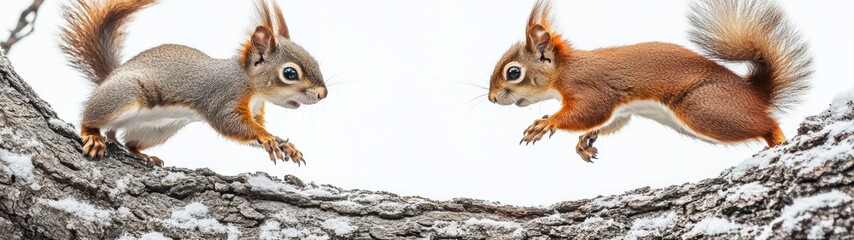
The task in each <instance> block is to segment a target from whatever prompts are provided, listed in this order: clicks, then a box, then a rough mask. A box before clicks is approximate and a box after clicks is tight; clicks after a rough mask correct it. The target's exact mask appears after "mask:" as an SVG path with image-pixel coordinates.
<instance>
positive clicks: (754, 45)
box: [689, 0, 813, 110]
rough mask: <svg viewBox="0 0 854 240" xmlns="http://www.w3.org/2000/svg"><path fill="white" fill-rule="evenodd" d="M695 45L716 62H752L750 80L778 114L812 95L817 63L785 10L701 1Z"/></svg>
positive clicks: (759, 2)
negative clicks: (811, 78) (810, 88)
mask: <svg viewBox="0 0 854 240" xmlns="http://www.w3.org/2000/svg"><path fill="white" fill-rule="evenodd" d="M689 19H690V21H691V25H692V26H693V29H692V30H691V31H690V33H689V34H690V37H691V41H692V42H694V43H695V44H697V45H698V46H700V47H701V48H703V50H704V51H705V53H706V54H707V55H708V56H710V57H712V58H716V59H720V60H723V61H729V62H749V64H750V73H749V74H748V75H747V77H746V78H747V80H748V81H750V83H751V84H752V85H753V86H755V87H756V89H758V90H760V91H761V92H762V93H764V94H766V95H765V96H767V98H768V101H769V103H770V104H771V105H772V106H774V107H775V108H777V109H778V110H785V109H788V108H791V107H792V105H794V104H797V103H798V102H799V98H798V97H799V96H800V95H802V94H803V93H804V92H805V91H806V90H807V89H808V84H807V81H806V79H807V78H809V76H810V75H811V74H812V73H813V70H812V68H811V65H812V57H811V56H810V55H809V54H808V47H807V44H806V42H805V41H803V40H802V39H801V37H800V35H799V34H798V32H797V31H796V30H795V29H794V28H793V27H792V26H791V24H790V23H788V22H787V20H786V18H785V14H784V13H783V10H782V9H780V7H779V6H777V5H776V4H774V3H773V2H769V1H765V0H741V1H733V0H697V1H696V2H694V3H693V4H692V6H691V13H690V15H689Z"/></svg>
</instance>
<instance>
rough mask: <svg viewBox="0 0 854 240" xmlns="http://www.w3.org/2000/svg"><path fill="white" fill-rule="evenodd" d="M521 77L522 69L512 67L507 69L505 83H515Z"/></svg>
mask: <svg viewBox="0 0 854 240" xmlns="http://www.w3.org/2000/svg"><path fill="white" fill-rule="evenodd" d="M521 76H522V68H520V67H517V66H512V67H509V68H507V81H516V80H519V77H521Z"/></svg>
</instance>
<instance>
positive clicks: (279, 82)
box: [60, 0, 327, 166]
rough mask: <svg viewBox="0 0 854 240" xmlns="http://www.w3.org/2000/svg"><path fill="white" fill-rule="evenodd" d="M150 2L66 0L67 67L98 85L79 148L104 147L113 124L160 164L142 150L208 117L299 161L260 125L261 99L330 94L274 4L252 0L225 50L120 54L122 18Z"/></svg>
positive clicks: (97, 153)
mask: <svg viewBox="0 0 854 240" xmlns="http://www.w3.org/2000/svg"><path fill="white" fill-rule="evenodd" d="M156 2H157V1H156V0H111V1H103V0H73V1H70V2H69V3H67V4H64V5H63V11H64V13H65V20H66V21H67V24H66V25H65V28H64V29H63V31H62V35H61V42H60V47H61V48H62V50H63V52H64V53H65V54H66V55H67V56H68V58H69V59H70V62H71V66H72V67H74V68H76V69H78V70H80V71H81V72H83V73H84V75H85V76H86V77H87V78H88V79H89V80H91V81H92V82H94V83H95V84H97V85H98V86H97V88H95V90H94V91H93V92H92V94H91V96H90V97H89V99H88V100H86V106H85V108H84V110H83V120H82V121H81V123H80V128H81V132H80V137H81V139H82V141H83V155H85V156H87V157H89V158H100V157H102V156H104V154H105V152H106V145H105V141H106V140H108V139H109V140H113V141H116V140H117V139H116V131H122V133H123V137H122V138H123V140H124V144H125V146H127V148H128V149H129V150H130V151H131V152H133V153H135V154H137V155H139V156H141V157H143V158H145V159H148V160H150V161H152V162H153V163H154V164H155V165H158V166H162V165H163V161H162V160H161V159H160V158H157V157H154V156H149V155H146V154H143V153H142V152H141V151H142V150H144V149H147V148H150V147H153V146H157V145H160V144H162V143H164V142H166V140H168V139H169V138H170V137H172V136H173V135H174V134H175V133H176V132H178V130H180V129H181V128H183V127H184V126H186V125H187V124H189V123H191V122H206V123H208V124H210V126H211V127H212V128H213V129H214V130H216V131H217V132H219V133H220V134H221V135H222V136H225V137H227V138H229V139H231V140H234V141H238V142H246V143H257V146H259V147H262V148H264V150H265V151H266V152H267V153H268V155H269V157H270V160H272V161H273V163H276V160H282V161H288V160H290V161H293V162H294V163H297V164H302V163H305V160H304V159H303V155H302V153H301V152H300V151H299V150H297V149H296V147H294V144H293V143H291V142H290V141H288V140H286V139H282V138H280V137H277V136H275V135H273V134H272V133H270V132H268V131H267V130H266V129H265V128H264V123H265V119H264V103H265V102H271V103H273V104H275V105H278V106H282V107H285V108H298V107H299V106H300V105H301V104H314V103H317V102H318V101H320V100H322V99H324V98H326V95H327V90H326V85H325V83H324V80H323V75H322V74H321V73H320V67H319V66H318V64H317V61H316V60H315V59H314V58H313V57H312V56H311V55H310V54H309V53H308V52H307V51H306V50H305V49H303V48H302V47H300V46H299V45H297V44H296V43H294V42H292V41H291V40H290V32H289V31H288V27H287V24H286V23H285V18H284V16H283V15H282V11H281V9H280V8H279V5H278V4H276V2H275V1H273V2H272V4H268V2H267V0H257V1H255V2H256V6H257V13H256V18H257V19H259V20H260V23H259V24H258V25H256V27H255V31H253V32H252V33H251V34H250V35H249V36H247V40H246V41H245V42H244V43H243V44H241V48H240V50H239V51H238V53H237V54H236V55H235V56H234V57H232V58H228V59H216V58H212V57H210V56H208V55H206V54H205V53H203V52H201V51H199V50H196V49H194V48H191V47H187V46H181V45H174V44H166V45H161V46H159V47H155V48H151V49H148V50H145V51H143V52H142V53H139V54H138V55H136V56H135V57H133V58H131V59H130V60H128V61H126V62H124V63H122V62H121V49H122V40H123V39H124V34H125V33H124V24H125V23H127V22H128V21H129V20H130V18H131V16H132V15H133V14H134V13H136V12H138V11H139V10H141V9H143V8H145V7H147V6H150V5H153V4H155V3H156ZM102 129H103V130H106V135H107V136H106V137H104V136H103V135H101V130H102Z"/></svg>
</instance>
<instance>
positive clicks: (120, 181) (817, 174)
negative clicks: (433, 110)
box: [0, 51, 854, 239]
mask: <svg viewBox="0 0 854 240" xmlns="http://www.w3.org/2000/svg"><path fill="white" fill-rule="evenodd" d="M0 79H2V80H0V109H2V111H0V193H2V194H0V229H4V231H0V238H2V239H77V238H80V239H116V238H124V239H135V238H141V239H160V238H175V239H188V238H189V239H203V238H204V239H225V238H231V239H236V238H241V239H258V238H261V239H415V238H419V239H424V238H426V239H602V238H618V239H620V238H625V239H633V238H641V239H647V238H655V239H657V238H664V239H677V238H698V239H699V238H702V239H707V238H713V239H732V238H759V239H765V238H770V239H791V238H796V239H803V238H808V237H813V238H831V239H852V237H851V233H852V231H854V229H852V226H854V218H852V211H854V210H853V209H852V207H854V202H852V200H851V199H852V197H851V196H852V195H854V190H852V182H854V173H852V168H854V156H852V152H854V150H852V148H854V137H852V135H854V102H851V101H837V104H835V105H833V106H831V108H830V109H829V110H827V111H825V112H823V113H821V114H819V115H817V116H813V117H809V118H807V119H806V121H805V122H804V123H803V124H802V125H801V127H800V129H799V134H798V135H797V136H795V137H794V138H793V139H792V140H790V141H788V142H787V143H785V144H783V145H781V146H779V147H776V148H773V149H769V150H765V151H762V152H760V153H758V154H757V155H755V156H754V157H752V158H750V159H747V160H744V161H743V162H742V163H741V164H740V165H738V166H736V167H733V168H731V169H729V170H727V171H725V172H724V173H722V174H721V175H720V176H719V177H716V178H711V179H707V180H703V181H700V182H698V183H693V184H683V185H677V186H670V187H666V188H662V189H650V188H641V189H635V190H631V191H628V192H626V193H624V194H622V195H615V196H601V197H596V198H593V199H584V200H576V201H566V202H560V203H556V204H554V205H552V206H550V207H545V208H537V207H518V206H508V205H502V204H498V203H493V202H490V201H483V200H474V199H465V198H459V199H454V200H450V201H435V200H430V199H426V198H421V197H415V196H399V195H395V194H393V193H387V192H370V191H361V190H344V189H340V188H337V187H334V186H329V185H321V186H317V185H313V184H304V183H303V182H301V181H300V180H299V179H297V178H295V177H293V176H285V177H284V180H279V179H277V178H273V177H270V176H268V175H267V174H264V173H246V174H240V175H238V176H223V175H219V174H217V173H214V172H212V171H210V170H208V169H196V170H190V169H182V168H172V167H168V168H157V167H154V166H152V165H151V164H149V163H147V162H146V161H144V160H142V159H140V158H137V157H134V156H133V155H130V154H127V153H126V152H125V151H124V150H123V149H122V148H120V147H119V146H117V145H115V144H110V145H109V152H108V154H107V156H106V157H105V158H104V159H102V160H99V161H90V160H87V159H85V158H83V156H82V154H81V153H80V152H81V145H80V139H79V138H78V136H77V135H76V134H75V130H74V128H73V127H72V126H71V125H69V124H68V123H65V122H63V121H62V120H59V119H57V116H56V113H54V112H53V110H51V108H50V105H49V104H47V103H46V102H45V101H43V100H42V99H40V98H39V97H38V96H37V95H36V94H35V93H34V92H33V90H32V89H31V88H30V87H29V85H27V84H26V83H25V82H23V81H22V80H21V78H20V77H19V76H18V75H17V74H16V73H15V72H14V70H13V69H12V68H11V67H10V65H9V62H8V60H7V59H6V58H5V57H4V56H2V51H0ZM849 95H854V93H849Z"/></svg>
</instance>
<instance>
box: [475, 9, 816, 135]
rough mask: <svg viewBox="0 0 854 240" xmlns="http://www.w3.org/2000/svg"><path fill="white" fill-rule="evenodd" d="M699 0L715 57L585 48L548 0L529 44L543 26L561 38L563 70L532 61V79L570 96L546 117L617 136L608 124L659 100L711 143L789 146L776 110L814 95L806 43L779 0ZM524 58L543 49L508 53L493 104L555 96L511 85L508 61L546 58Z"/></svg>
mask: <svg viewBox="0 0 854 240" xmlns="http://www.w3.org/2000/svg"><path fill="white" fill-rule="evenodd" d="M699 1H700V2H701V3H699V4H697V5H695V6H693V8H692V10H693V13H692V15H691V21H692V24H693V25H694V30H692V32H691V37H692V40H693V41H694V42H695V43H698V44H699V45H700V46H701V47H703V48H704V50H705V51H706V55H707V56H703V55H700V54H698V53H695V52H693V51H691V50H688V49H685V48H684V47H681V46H678V45H675V44H668V43H659V42H651V43H641V44H636V45H630V46H620V47H611V48H601V49H595V50H590V51H583V50H576V49H573V48H572V46H571V45H570V43H569V41H567V40H565V39H563V38H562V37H561V35H560V34H558V33H556V32H555V31H554V30H553V28H552V26H553V24H552V20H551V18H550V17H549V14H548V13H549V10H550V8H551V7H550V2H549V1H547V0H545V1H542V0H541V1H538V2H537V4H536V5H535V6H534V9H533V10H532V11H531V15H530V17H529V19H528V30H527V32H526V36H528V38H527V42H526V46H527V47H528V48H529V49H530V48H531V46H532V44H533V43H535V42H533V41H535V40H532V37H531V36H532V34H531V31H534V30H536V27H538V25H537V24H539V26H542V27H543V28H544V29H545V30H546V31H547V32H548V34H549V35H550V36H551V43H550V44H551V46H553V49H552V51H553V52H552V54H555V56H557V57H556V59H555V63H554V70H553V72H550V70H548V68H543V67H541V66H542V63H528V62H526V64H530V65H527V66H526V67H527V68H526V71H527V74H528V75H526V76H528V77H530V76H531V75H532V74H541V75H542V76H540V77H539V78H543V77H545V78H548V79H550V80H551V82H550V83H549V84H548V88H549V89H552V90H555V91H557V92H558V93H559V94H560V95H561V97H562V104H563V106H562V108H561V109H560V110H559V111H558V112H557V113H555V114H553V115H551V117H549V118H548V119H547V120H546V121H549V122H550V124H554V125H555V126H557V127H558V128H560V129H564V130H570V131H598V130H600V129H606V130H607V131H608V133H611V132H613V131H616V130H617V129H619V127H621V126H616V127H614V126H610V125H608V124H611V123H610V122H609V121H610V120H612V119H614V118H613V115H614V112H615V111H616V110H617V109H619V108H620V107H621V106H626V105H628V104H631V103H634V102H636V101H653V102H657V103H660V104H661V105H663V106H664V107H666V108H667V109H669V110H670V111H671V112H672V113H673V114H674V115H675V117H676V120H677V121H679V122H680V124H681V126H682V127H684V128H687V130H690V131H692V133H694V134H698V135H701V137H705V139H704V140H709V141H714V142H722V143H731V142H740V141H745V140H751V139H764V140H765V141H766V142H767V143H768V145H769V146H775V145H777V144H780V143H781V142H783V141H785V136H784V135H783V133H782V131H781V130H780V127H779V125H778V123H777V121H776V120H775V119H774V118H773V116H772V112H775V111H778V110H781V108H785V107H786V106H788V105H790V104H792V103H794V102H795V100H794V99H795V98H796V97H797V96H798V95H799V94H800V93H802V92H803V90H804V89H806V85H807V84H806V81H805V80H806V79H807V78H808V77H809V75H810V74H811V73H812V70H811V69H810V64H811V61H812V59H811V58H810V57H809V56H808V55H807V53H806V49H807V47H806V44H805V43H804V42H802V41H801V40H799V36H798V35H797V34H795V33H796V32H795V31H794V30H792V29H791V27H790V26H789V25H787V24H786V22H785V21H784V17H783V12H782V10H780V9H779V8H778V7H776V6H775V5H773V4H770V3H767V2H764V1H762V0H747V1H746V2H744V3H742V2H733V1H728V0H699ZM535 33H536V32H535ZM537 34H539V33H536V34H535V35H533V36H538V35H537ZM533 39H535V38H533ZM536 40H537V41H540V40H539V39H536ZM520 54H529V55H533V54H539V53H534V52H532V51H528V52H527V53H523V52H513V51H510V52H508V54H506V55H505V57H504V58H503V59H502V60H501V62H499V63H500V64H499V65H498V66H497V67H496V72H495V73H494V74H493V79H492V82H491V83H492V84H491V89H490V91H491V95H490V97H492V100H493V101H497V97H499V96H501V95H502V94H501V93H502V91H504V92H511V91H512V92H513V93H515V94H516V95H515V96H534V95H532V94H534V93H539V94H543V93H544V92H546V91H545V90H543V89H542V87H541V86H542V84H538V83H537V82H536V81H534V80H536V79H539V78H537V77H531V78H532V79H533V80H530V81H531V82H527V81H523V82H521V83H520V84H515V85H514V84H506V81H507V80H505V79H504V78H503V75H502V73H501V72H500V71H501V70H503V66H505V65H506V64H507V63H508V62H510V61H514V60H517V61H519V60H518V59H539V57H536V56H524V57H519V56H518V55H520ZM713 59H718V60H724V61H729V62H747V63H748V64H749V66H750V69H751V72H750V73H749V74H748V75H747V76H745V77H741V76H739V75H737V74H736V73H734V72H733V71H731V70H730V69H727V68H726V67H725V66H723V65H721V64H719V63H717V62H715V61H713ZM544 69H545V70H544ZM526 94H528V95H526ZM504 95H507V94H504ZM522 100H525V99H522ZM514 101H515V100H514ZM504 104H507V103H506V102H505V103H504Z"/></svg>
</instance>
